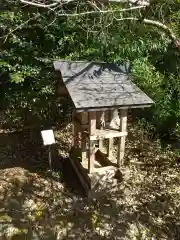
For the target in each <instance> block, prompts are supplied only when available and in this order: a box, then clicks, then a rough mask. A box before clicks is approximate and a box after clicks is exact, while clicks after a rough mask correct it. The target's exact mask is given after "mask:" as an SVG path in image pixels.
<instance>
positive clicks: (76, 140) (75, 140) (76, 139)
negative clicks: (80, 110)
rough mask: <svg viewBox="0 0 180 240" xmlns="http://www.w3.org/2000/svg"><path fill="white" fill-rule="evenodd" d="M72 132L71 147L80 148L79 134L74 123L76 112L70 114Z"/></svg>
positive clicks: (75, 122) (76, 124) (77, 126)
mask: <svg viewBox="0 0 180 240" xmlns="http://www.w3.org/2000/svg"><path fill="white" fill-rule="evenodd" d="M72 132H73V143H72V145H73V146H74V147H75V148H79V147H80V146H79V145H80V142H79V141H80V133H79V125H78V123H77V121H76V111H75V110H73V112H72Z"/></svg>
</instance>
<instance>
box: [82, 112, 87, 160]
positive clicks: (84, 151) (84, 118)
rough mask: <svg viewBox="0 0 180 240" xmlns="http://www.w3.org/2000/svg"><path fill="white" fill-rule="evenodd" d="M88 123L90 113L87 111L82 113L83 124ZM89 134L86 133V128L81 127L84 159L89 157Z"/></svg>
mask: <svg viewBox="0 0 180 240" xmlns="http://www.w3.org/2000/svg"><path fill="white" fill-rule="evenodd" d="M87 123H88V115H87V113H81V125H85V124H87ZM86 140H87V136H86V134H84V129H83V128H82V127H81V151H82V155H81V158H82V161H84V160H85V159H86V157H87V147H86Z"/></svg>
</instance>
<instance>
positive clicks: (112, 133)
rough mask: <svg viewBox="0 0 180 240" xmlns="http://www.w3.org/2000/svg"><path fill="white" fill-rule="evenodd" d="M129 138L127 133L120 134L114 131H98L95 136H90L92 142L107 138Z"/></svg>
mask: <svg viewBox="0 0 180 240" xmlns="http://www.w3.org/2000/svg"><path fill="white" fill-rule="evenodd" d="M122 136H127V132H120V131H119V130H112V129H102V130H101V129H96V131H95V132H94V134H93V135H91V136H90V139H91V140H99V139H106V138H115V137H122Z"/></svg>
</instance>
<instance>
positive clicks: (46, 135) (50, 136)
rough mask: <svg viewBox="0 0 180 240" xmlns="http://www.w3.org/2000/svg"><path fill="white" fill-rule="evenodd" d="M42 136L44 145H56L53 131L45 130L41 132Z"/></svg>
mask: <svg viewBox="0 0 180 240" xmlns="http://www.w3.org/2000/svg"><path fill="white" fill-rule="evenodd" d="M41 136H42V139H43V144H44V145H45V146H46V145H51V144H53V143H55V138H54V133H53V130H51V129H50V130H43V131H41Z"/></svg>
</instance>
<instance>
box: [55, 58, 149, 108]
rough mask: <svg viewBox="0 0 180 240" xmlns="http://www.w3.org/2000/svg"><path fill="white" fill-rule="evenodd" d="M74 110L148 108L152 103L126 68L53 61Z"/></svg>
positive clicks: (95, 63)
mask: <svg viewBox="0 0 180 240" xmlns="http://www.w3.org/2000/svg"><path fill="white" fill-rule="evenodd" d="M54 68H55V70H56V71H60V72H61V75H62V79H63V82H64V84H65V86H66V88H67V90H68V92H69V95H70V97H71V99H72V101H73V103H74V106H75V108H76V110H77V111H88V110H98V109H113V108H125V107H128V108H130V107H149V106H151V104H153V101H152V100H151V99H150V98H149V97H148V96H147V95H146V94H145V93H144V92H143V91H141V90H140V89H139V88H138V87H137V86H136V85H135V84H134V83H133V82H132V80H131V77H130V76H129V74H128V67H127V66H126V65H118V64H108V63H97V62H73V61H64V60H59V61H55V62H54Z"/></svg>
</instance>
